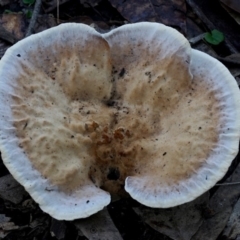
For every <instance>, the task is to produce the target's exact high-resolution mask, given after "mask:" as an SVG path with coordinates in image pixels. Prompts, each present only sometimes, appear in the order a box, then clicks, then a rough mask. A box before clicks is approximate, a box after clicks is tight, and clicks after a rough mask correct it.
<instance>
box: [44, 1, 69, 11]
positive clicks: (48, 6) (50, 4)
mask: <svg viewBox="0 0 240 240" xmlns="http://www.w3.org/2000/svg"><path fill="white" fill-rule="evenodd" d="M68 1H69V0H58V1H57V0H43V1H42V2H43V9H44V11H45V13H48V12H51V11H52V10H54V9H55V8H56V7H57V5H58V4H59V5H62V4H63V3H66V2H68Z"/></svg>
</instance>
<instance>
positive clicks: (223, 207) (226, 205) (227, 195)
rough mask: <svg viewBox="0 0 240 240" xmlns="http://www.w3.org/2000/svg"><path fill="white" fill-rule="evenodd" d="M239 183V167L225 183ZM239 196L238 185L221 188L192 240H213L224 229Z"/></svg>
mask: <svg viewBox="0 0 240 240" xmlns="http://www.w3.org/2000/svg"><path fill="white" fill-rule="evenodd" d="M239 181H240V165H238V167H237V168H236V169H235V171H234V172H233V174H232V175H231V176H230V177H229V178H228V179H227V181H226V182H239ZM239 196H240V185H228V186H221V187H219V188H218V190H217V191H216V192H215V193H214V195H213V196H212V197H211V199H210V201H209V204H208V209H207V211H206V212H207V214H205V217H204V218H203V219H204V221H203V224H202V226H201V227H200V228H199V230H198V232H197V233H196V234H195V235H194V237H193V238H192V240H202V239H208V240H215V239H216V238H217V237H218V236H219V234H220V233H221V232H222V231H223V229H224V228H225V226H226V224H227V222H228V219H229V217H230V215H231V213H232V210H233V206H234V204H235V203H236V202H237V200H238V198H239Z"/></svg>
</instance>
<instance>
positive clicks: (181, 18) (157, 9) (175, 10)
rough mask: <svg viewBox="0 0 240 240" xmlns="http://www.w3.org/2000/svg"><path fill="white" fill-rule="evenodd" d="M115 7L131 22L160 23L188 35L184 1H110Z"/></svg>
mask: <svg viewBox="0 0 240 240" xmlns="http://www.w3.org/2000/svg"><path fill="white" fill-rule="evenodd" d="M110 3H111V4H112V6H113V7H115V8H117V10H118V11H119V13H120V14H121V15H122V16H123V17H124V18H125V19H126V20H128V21H129V22H131V23H133V22H140V21H150V22H160V23H163V24H166V25H168V26H172V27H175V28H177V29H178V30H180V31H181V32H182V33H186V17H185V14H186V4H185V1H184V0H170V1H164V0H129V1H122V0H110Z"/></svg>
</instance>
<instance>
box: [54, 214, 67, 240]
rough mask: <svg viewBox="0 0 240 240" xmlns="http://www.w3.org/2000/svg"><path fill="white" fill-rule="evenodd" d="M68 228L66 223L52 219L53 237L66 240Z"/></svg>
mask: <svg viewBox="0 0 240 240" xmlns="http://www.w3.org/2000/svg"><path fill="white" fill-rule="evenodd" d="M66 230H67V226H66V224H65V222H64V221H58V220H56V219H54V218H52V223H51V227H50V233H51V236H52V237H55V238H56V239H58V240H61V239H64V238H65V234H66Z"/></svg>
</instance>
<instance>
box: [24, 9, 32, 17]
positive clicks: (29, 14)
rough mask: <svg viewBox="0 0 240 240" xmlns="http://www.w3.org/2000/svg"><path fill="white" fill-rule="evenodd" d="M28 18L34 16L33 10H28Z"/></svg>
mask: <svg viewBox="0 0 240 240" xmlns="http://www.w3.org/2000/svg"><path fill="white" fill-rule="evenodd" d="M25 15H26V17H27V18H31V17H32V11H31V10H27V11H26V13H25Z"/></svg>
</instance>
